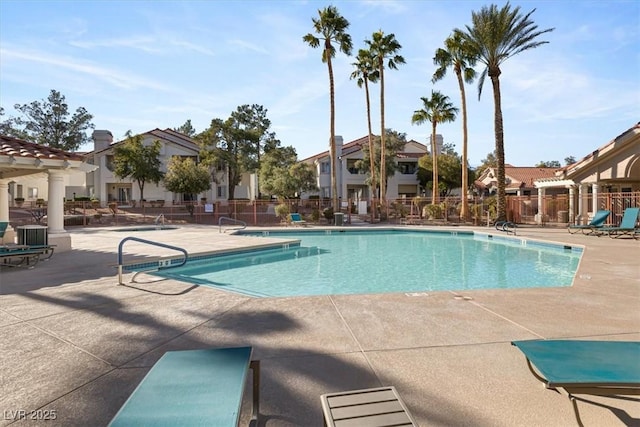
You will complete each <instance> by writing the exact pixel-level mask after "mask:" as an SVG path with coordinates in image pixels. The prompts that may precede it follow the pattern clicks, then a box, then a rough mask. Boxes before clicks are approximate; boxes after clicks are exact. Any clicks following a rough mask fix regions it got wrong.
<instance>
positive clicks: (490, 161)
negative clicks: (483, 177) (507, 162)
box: [477, 151, 498, 172]
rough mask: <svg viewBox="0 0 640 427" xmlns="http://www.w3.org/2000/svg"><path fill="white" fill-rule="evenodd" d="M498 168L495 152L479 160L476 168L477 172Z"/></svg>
mask: <svg viewBox="0 0 640 427" xmlns="http://www.w3.org/2000/svg"><path fill="white" fill-rule="evenodd" d="M497 167H498V158H497V157H496V152H495V151H492V152H490V153H488V154H487V157H485V158H484V159H482V160H480V166H478V168H477V170H478V171H479V172H483V171H484V170H485V169H487V168H497Z"/></svg>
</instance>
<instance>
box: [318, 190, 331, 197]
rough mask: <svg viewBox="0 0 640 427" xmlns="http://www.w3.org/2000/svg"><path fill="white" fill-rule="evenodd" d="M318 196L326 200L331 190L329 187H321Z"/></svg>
mask: <svg viewBox="0 0 640 427" xmlns="http://www.w3.org/2000/svg"><path fill="white" fill-rule="evenodd" d="M320 195H321V196H322V198H323V199H328V198H330V197H331V188H329V187H322V188H321V189H320Z"/></svg>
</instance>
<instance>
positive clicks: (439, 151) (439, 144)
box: [429, 133, 444, 155]
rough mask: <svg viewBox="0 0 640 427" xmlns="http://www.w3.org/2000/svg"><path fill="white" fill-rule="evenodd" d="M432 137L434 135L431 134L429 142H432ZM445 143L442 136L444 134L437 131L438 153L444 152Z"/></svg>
mask: <svg viewBox="0 0 640 427" xmlns="http://www.w3.org/2000/svg"><path fill="white" fill-rule="evenodd" d="M431 138H432V135H430V136H429V142H431ZM443 145H444V139H443V138H442V135H440V134H439V133H437V134H436V154H438V155H440V154H442V146H443ZM429 150H431V147H429Z"/></svg>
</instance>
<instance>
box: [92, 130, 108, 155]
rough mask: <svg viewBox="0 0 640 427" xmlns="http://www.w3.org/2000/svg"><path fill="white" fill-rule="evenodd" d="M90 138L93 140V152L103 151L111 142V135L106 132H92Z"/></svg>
mask: <svg viewBox="0 0 640 427" xmlns="http://www.w3.org/2000/svg"><path fill="white" fill-rule="evenodd" d="M91 138H92V139H93V150H94V151H101V150H104V149H105V148H107V147H109V145H111V143H112V142H113V134H112V133H111V132H110V131H108V130H94V131H93V133H92V134H91Z"/></svg>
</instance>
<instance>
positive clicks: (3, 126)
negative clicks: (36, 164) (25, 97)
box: [0, 107, 29, 139]
mask: <svg viewBox="0 0 640 427" xmlns="http://www.w3.org/2000/svg"><path fill="white" fill-rule="evenodd" d="M4 115H5V112H4V108H2V107H0V117H2V116H4ZM0 135H6V136H11V137H13V138H19V139H27V138H28V137H29V135H27V134H26V133H24V132H23V131H21V130H20V129H17V125H16V118H15V117H9V118H7V119H4V120H2V121H0Z"/></svg>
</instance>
